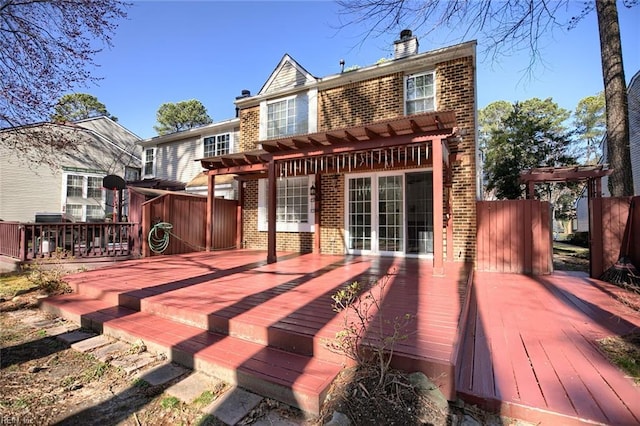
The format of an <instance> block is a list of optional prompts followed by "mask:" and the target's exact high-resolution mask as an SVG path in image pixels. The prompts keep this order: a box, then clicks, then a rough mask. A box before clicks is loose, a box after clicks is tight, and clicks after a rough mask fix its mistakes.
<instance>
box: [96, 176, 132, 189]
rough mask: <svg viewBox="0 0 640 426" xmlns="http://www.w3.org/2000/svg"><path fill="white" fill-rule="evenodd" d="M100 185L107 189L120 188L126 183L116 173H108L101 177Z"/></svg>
mask: <svg viewBox="0 0 640 426" xmlns="http://www.w3.org/2000/svg"><path fill="white" fill-rule="evenodd" d="M102 186H103V187H105V188H107V189H117V190H122V189H124V188H125V187H126V186H127V184H126V182H125V181H124V179H122V178H121V177H120V176H118V175H108V176H105V177H103V178H102Z"/></svg>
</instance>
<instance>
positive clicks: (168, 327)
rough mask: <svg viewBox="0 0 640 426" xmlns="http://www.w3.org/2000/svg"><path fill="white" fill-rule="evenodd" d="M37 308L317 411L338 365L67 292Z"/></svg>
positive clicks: (255, 390) (312, 412) (195, 368)
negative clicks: (141, 342)
mask: <svg viewBox="0 0 640 426" xmlns="http://www.w3.org/2000/svg"><path fill="white" fill-rule="evenodd" d="M41 308H42V309H44V310H46V311H48V312H51V313H54V314H56V315H59V316H61V317H63V318H66V319H68V320H71V321H74V322H76V323H78V324H81V325H82V326H83V327H88V328H91V329H93V330H96V331H99V332H102V333H104V334H105V335H109V336H112V337H115V338H118V339H122V340H124V341H127V342H135V341H137V340H139V339H141V340H142V341H144V342H145V345H146V346H147V347H148V348H149V350H151V351H153V352H157V353H164V354H165V355H166V356H167V358H168V359H170V360H172V361H175V362H177V363H180V364H182V365H184V366H186V367H189V368H193V369H194V370H198V371H203V372H205V373H207V374H211V375H214V376H216V377H218V378H220V379H221V380H224V381H227V382H229V383H233V384H237V385H239V386H241V387H243V388H246V389H248V390H250V391H253V392H256V393H259V394H260V395H263V396H266V397H270V398H273V399H276V400H279V401H281V402H284V403H286V404H289V405H292V406H295V407H298V408H300V409H301V410H303V411H306V412H308V413H311V414H318V413H319V410H320V406H321V404H322V401H323V400H324V397H325V396H326V393H327V391H328V389H329V386H330V385H331V382H332V381H333V380H334V378H335V377H336V376H337V374H338V373H339V371H340V370H341V369H342V366H341V365H340V364H339V363H335V362H328V361H325V360H320V359H318V358H317V357H312V356H305V355H300V354H296V353H291V352H287V351H284V350H280V349H276V348H273V347H269V346H266V345H264V344H260V343H255V342H250V341H246V340H243V339H239V338H236V337H233V336H228V335H224V334H220V333H214V332H210V331H207V330H203V329H200V328H198V327H194V326H191V325H187V324H183V323H180V322H176V321H173V320H171V319H168V318H164V317H160V316H158V315H154V314H152V313H149V312H139V311H136V310H133V309H129V308H126V307H122V306H117V305H116V306H114V305H113V303H111V302H108V301H105V300H101V299H95V298H88V297H86V296H84V295H78V294H71V295H63V296H55V297H51V298H47V299H43V300H42V301H41Z"/></svg>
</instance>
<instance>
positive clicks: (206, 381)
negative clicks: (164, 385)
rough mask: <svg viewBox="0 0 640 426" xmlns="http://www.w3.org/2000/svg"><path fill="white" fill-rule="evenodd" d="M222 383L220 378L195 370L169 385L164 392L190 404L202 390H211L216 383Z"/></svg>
mask: <svg viewBox="0 0 640 426" xmlns="http://www.w3.org/2000/svg"><path fill="white" fill-rule="evenodd" d="M222 383H223V382H222V381H221V380H218V379H216V378H215V377H211V376H207V375H206V374H204V373H200V372H198V371H196V372H194V373H192V374H191V375H189V376H188V377H186V378H184V379H182V380H180V381H179V382H177V383H175V384H174V385H172V386H171V387H169V389H167V390H166V391H165V392H166V393H168V394H169V395H171V396H175V397H176V398H178V399H179V400H180V401H182V402H185V403H187V404H190V403H191V402H193V400H194V399H196V398H197V397H199V396H200V395H202V393H203V392H204V391H207V390H208V391H213V390H214V389H215V388H216V386H217V385H219V384H222Z"/></svg>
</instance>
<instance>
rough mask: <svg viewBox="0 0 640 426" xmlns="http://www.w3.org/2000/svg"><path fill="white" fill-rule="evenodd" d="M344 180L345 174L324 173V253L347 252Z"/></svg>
mask: <svg viewBox="0 0 640 426" xmlns="http://www.w3.org/2000/svg"><path fill="white" fill-rule="evenodd" d="M344 182H345V179H344V175H334V174H326V175H322V181H321V188H322V191H321V195H322V200H321V202H320V215H321V216H320V217H321V221H322V229H321V232H320V251H321V252H322V253H324V254H343V253H344V252H345V241H344V237H345V236H344V220H345V218H344V214H345V212H344Z"/></svg>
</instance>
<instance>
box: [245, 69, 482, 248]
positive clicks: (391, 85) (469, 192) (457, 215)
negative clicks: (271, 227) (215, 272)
mask: <svg viewBox="0 0 640 426" xmlns="http://www.w3.org/2000/svg"><path fill="white" fill-rule="evenodd" d="M473 67H474V65H473V58H472V57H467V58H460V59H456V60H452V61H447V62H443V63H439V64H437V65H436V68H435V71H436V96H437V102H438V105H437V108H438V110H452V111H455V113H456V117H457V121H458V127H459V129H465V130H466V131H467V135H466V136H464V137H463V140H462V141H461V142H460V143H459V145H458V150H457V153H458V161H456V162H455V163H454V164H453V181H454V183H453V186H452V188H451V203H452V212H453V257H454V260H457V261H462V260H468V261H472V260H473V259H474V257H475V245H476V237H475V235H476V178H475V175H476V164H475V158H476V157H475V109H474V107H475V106H474V91H475V82H474V68H473ZM403 102H404V95H403V75H402V74H401V73H394V74H390V75H387V76H383V77H381V78H379V79H373V80H366V81H361V82H356V83H349V84H347V85H345V86H342V87H338V88H332V89H328V90H324V91H320V92H319V93H318V131H324V130H329V129H332V128H341V127H350V126H357V125H362V124H366V123H369V122H373V121H378V120H384V119H389V118H394V117H397V116H400V115H402V114H403V113H404V105H403ZM259 116H260V114H259V107H253V108H247V109H245V110H243V111H241V113H240V125H241V143H240V147H241V149H242V150H249V149H256V141H257V140H258V134H259V128H258V122H259ZM321 183H322V192H321V194H322V201H321V207H320V208H321V220H322V229H321V236H320V238H321V252H322V253H325V254H342V253H344V252H345V241H344V225H345V206H344V184H345V179H344V175H333V174H327V175H323V176H322V182H321ZM257 196H258V184H257V181H251V182H247V188H246V191H245V209H244V218H243V220H244V239H245V241H246V246H247V247H250V248H259V249H266V248H267V233H266V232H258V231H257V223H258V199H257ZM445 235H446V233H445ZM276 241H277V250H291V251H302V252H308V251H312V249H313V234H311V233H302V234H296V233H278V234H277V237H276ZM447 250H448V248H447Z"/></svg>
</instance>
